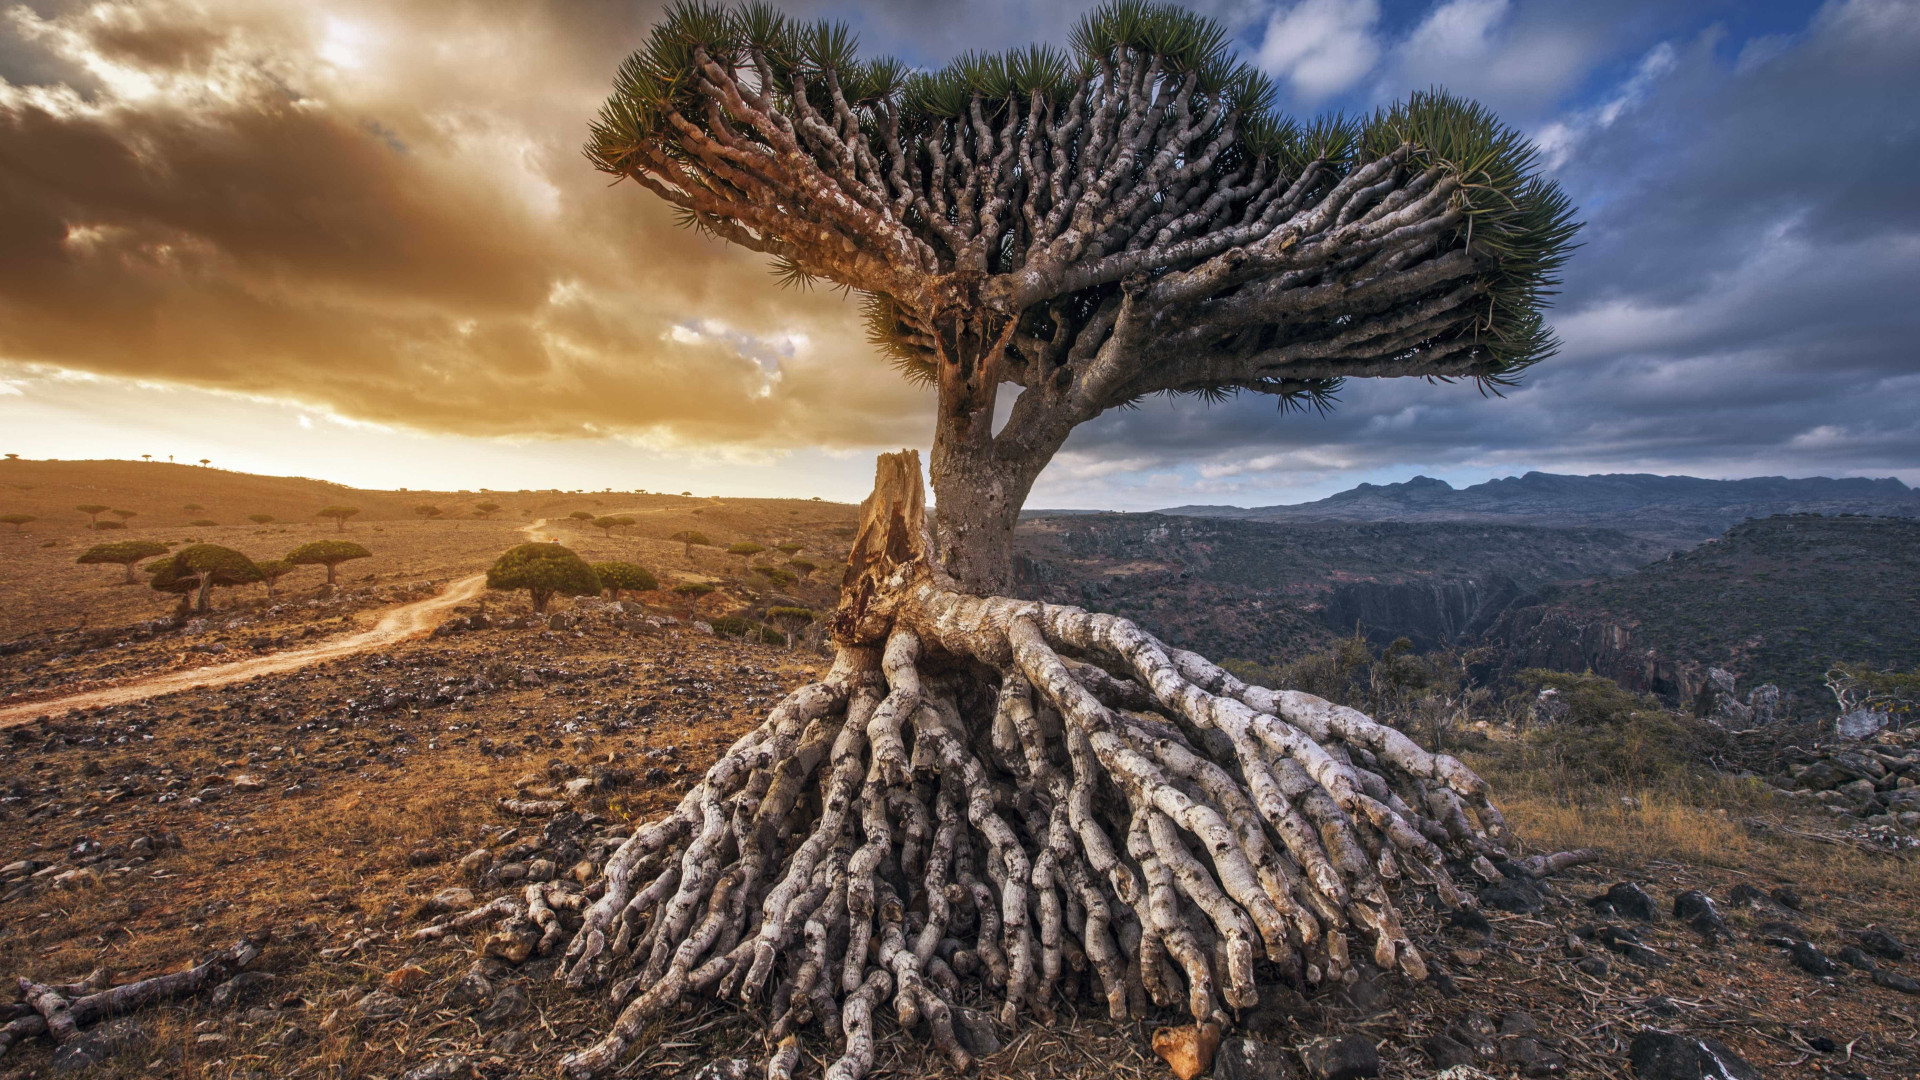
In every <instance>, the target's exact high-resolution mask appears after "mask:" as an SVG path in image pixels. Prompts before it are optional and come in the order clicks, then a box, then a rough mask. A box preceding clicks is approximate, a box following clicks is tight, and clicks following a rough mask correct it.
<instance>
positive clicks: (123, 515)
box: [108, 510, 140, 521]
mask: <svg viewBox="0 0 1920 1080" xmlns="http://www.w3.org/2000/svg"><path fill="white" fill-rule="evenodd" d="M108 513H110V514H112V515H113V516H114V517H117V518H119V519H120V520H121V521H131V520H132V519H134V518H137V517H139V516H140V513H139V511H137V510H110V511H108Z"/></svg>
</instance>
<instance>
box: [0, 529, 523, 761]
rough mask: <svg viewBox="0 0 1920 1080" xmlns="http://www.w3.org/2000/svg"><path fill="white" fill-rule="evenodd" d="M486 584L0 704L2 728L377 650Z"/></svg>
mask: <svg viewBox="0 0 1920 1080" xmlns="http://www.w3.org/2000/svg"><path fill="white" fill-rule="evenodd" d="M546 523H547V519H546V518H541V519H540V520H538V521H536V522H534V523H533V524H531V525H526V526H523V527H522V531H523V532H525V533H526V534H527V535H528V536H529V537H531V536H533V535H534V534H535V532H536V530H538V529H540V528H542V527H544V526H545V525H546ZM486 586H487V575H485V574H475V575H473V576H472V577H464V578H461V579H460V580H458V581H456V582H454V583H452V584H451V585H448V586H447V588H446V591H445V592H442V593H440V594H439V595H438V596H430V597H428V598H426V599H425V600H416V601H414V602H413V603H411V604H402V605H401V606H399V607H397V608H394V609H393V610H392V611H389V612H387V613H386V614H385V615H383V616H381V617H380V621H379V622H377V623H375V624H374V625H373V627H372V628H371V629H368V630H362V631H360V632H358V633H354V634H347V635H344V636H342V637H336V638H328V639H327V640H325V641H320V642H316V643H314V644H312V645H306V646H302V647H300V648H297V649H288V650H286V651H284V652H277V653H274V654H272V655H271V656H259V657H252V658H249V659H246V660H235V661H233V662H231V663H226V664H211V665H209V666H207V667H197V668H188V669H187V670H185V671H170V672H167V673H165V674H162V675H153V676H149V677H146V678H141V679H132V680H129V681H127V682H124V683H120V684H118V685H115V686H103V687H101V688H99V689H97V690H88V691H85V692H83V693H78V694H72V695H69V696H67V697H63V698H52V699H50V700H45V701H28V702H23V703H21V704H18V705H0V728H9V727H15V726H18V725H20V724H25V723H28V722H30V721H32V720H33V719H34V718H35V717H40V716H54V715H58V714H60V713H64V712H71V711H73V710H74V709H89V708H93V707H94V706H96V705H124V704H126V703H127V702H129V701H139V700H141V699H143V698H150V697H159V696H160V695H162V694H173V693H178V692H180V691H182V690H191V689H193V688H194V687H207V686H226V685H227V684H229V683H237V682H245V681H247V680H248V679H254V678H258V677H260V676H262V675H278V674H280V673H281V672H286V671H296V670H298V669H300V668H303V667H306V666H308V665H309V664H318V663H321V662H322V661H326V660H338V659H339V658H341V657H343V656H352V655H353V654H355V653H360V652H365V651H367V650H368V649H377V648H380V647H382V646H386V645H395V644H398V643H400V642H402V641H408V640H411V639H413V638H417V637H423V636H425V635H427V634H430V633H432V632H433V628H434V627H436V626H439V625H440V624H441V623H442V622H443V621H445V619H446V617H447V613H448V612H449V611H450V610H452V609H453V608H454V607H455V606H457V605H459V604H463V603H466V602H467V601H468V600H471V599H473V598H474V597H476V596H478V595H480V590H482V589H484V588H486Z"/></svg>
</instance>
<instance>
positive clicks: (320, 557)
mask: <svg viewBox="0 0 1920 1080" xmlns="http://www.w3.org/2000/svg"><path fill="white" fill-rule="evenodd" d="M372 557H373V552H371V551H368V550H367V549H366V548H363V547H361V546H360V545H359V544H356V543H354V542H353V541H351V540H315V541H313V542H312V543H307V544H301V545H300V546H299V547H297V548H294V549H293V550H292V551H289V552H287V562H289V563H291V564H292V565H294V566H324V567H326V568H327V584H329V585H335V584H338V582H337V580H336V578H335V567H338V566H339V565H340V564H341V563H343V562H349V561H351V560H353V559H369V558H372Z"/></svg>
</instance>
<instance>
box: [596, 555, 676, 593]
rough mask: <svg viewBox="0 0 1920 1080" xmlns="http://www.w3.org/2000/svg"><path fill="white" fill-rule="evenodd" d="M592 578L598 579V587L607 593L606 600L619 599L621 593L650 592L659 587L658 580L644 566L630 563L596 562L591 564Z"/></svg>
mask: <svg viewBox="0 0 1920 1080" xmlns="http://www.w3.org/2000/svg"><path fill="white" fill-rule="evenodd" d="M593 576H594V577H597V578H599V579H600V587H601V588H603V589H605V590H606V591H607V599H609V600H618V599H620V594H621V592H623V591H625V592H652V591H653V590H655V589H657V588H659V587H660V580H659V579H658V578H656V577H654V576H653V572H652V571H651V570H648V569H647V568H646V567H644V566H637V565H635V564H633V563H630V562H620V561H617V560H616V561H614V562H598V563H594V564H593Z"/></svg>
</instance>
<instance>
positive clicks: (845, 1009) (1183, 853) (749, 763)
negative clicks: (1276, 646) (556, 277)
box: [558, 406, 1506, 1080]
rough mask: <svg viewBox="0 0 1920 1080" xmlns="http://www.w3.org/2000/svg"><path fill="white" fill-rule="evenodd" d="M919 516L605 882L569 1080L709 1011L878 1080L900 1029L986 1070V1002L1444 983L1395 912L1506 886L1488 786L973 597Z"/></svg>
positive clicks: (1327, 713) (1109, 1000) (864, 536)
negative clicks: (829, 646)
mask: <svg viewBox="0 0 1920 1080" xmlns="http://www.w3.org/2000/svg"><path fill="white" fill-rule="evenodd" d="M989 408H990V406H989ZM949 460H951V459H949ZM923 500H924V494H923V490H922V481H921V476H920V463H919V456H918V454H916V453H913V452H902V453H899V454H889V455H885V456H883V457H882V458H881V459H880V464H879V468H878V474H877V476H876V480H875V486H874V492H873V495H872V496H870V497H869V498H868V500H867V501H866V503H865V504H864V505H863V506H862V509H861V525H860V531H859V533H858V535H857V537H856V539H855V542H854V547H853V551H852V554H851V556H850V557H849V561H848V567H847V571H846V578H845V581H844V585H843V590H842V596H841V603H840V607H839V609H838V611H837V612H836V613H835V616H834V623H833V633H834V640H835V643H836V646H837V650H838V651H837V656H836V659H835V662H834V664H833V667H832V670H831V671H830V673H829V674H828V675H827V676H826V677H825V678H824V679H822V680H821V681H819V682H817V683H812V684H809V685H807V686H804V687H801V688H800V689H798V690H795V691H794V692H793V693H791V694H789V695H788V696H787V697H786V699H785V700H783V701H782V702H781V703H780V704H779V705H778V706H777V707H776V708H775V709H774V710H773V711H772V712H771V713H770V714H769V715H768V717H767V718H766V720H765V722H764V723H762V724H761V725H760V727H758V728H757V729H755V730H754V731H753V732H752V733H750V734H748V735H746V736H745V737H743V738H741V739H740V740H739V741H738V742H736V743H735V744H734V745H733V746H732V747H731V748H730V749H729V750H728V751H727V752H726V753H725V754H724V755H723V756H722V757H721V758H720V759H719V760H718V761H717V762H715V763H714V764H713V766H712V767H711V768H709V769H708V770H707V772H706V774H705V776H704V777H703V778H702V779H701V781H700V782H699V783H698V784H696V785H695V786H694V787H693V789H692V790H691V791H689V792H688V793H687V795H686V796H685V798H684V799H683V800H682V801H681V803H680V805H679V807H678V808H677V809H676V810H675V811H674V812H673V813H671V814H669V815H667V816H666V817H664V818H662V819H661V820H658V821H655V822H652V823H650V824H647V825H646V826H645V827H643V828H641V829H640V830H639V831H638V832H636V833H635V834H634V835H633V837H632V838H631V839H629V840H627V841H626V842H625V843H624V844H623V845H622V846H621V847H620V848H619V850H618V851H617V852H615V853H614V854H613V855H612V856H611V857H610V858H609V859H608V861H607V863H606V865H605V868H604V879H603V882H602V887H603V889H604V892H602V893H601V894H600V896H599V899H598V900H596V901H595V902H594V903H593V904H592V905H591V906H590V907H588V908H587V909H586V910H585V911H584V912H583V913H582V916H581V918H582V922H581V926H580V929H579V930H578V931H577V932H576V933H575V934H574V935H573V937H572V939H571V941H570V943H569V944H568V946H567V949H566V953H565V959H564V962H563V964H562V966H561V968H560V971H559V973H558V977H559V978H560V979H562V980H563V981H564V982H566V983H567V984H568V985H569V986H572V987H575V988H577V989H588V988H602V989H603V990H604V992H606V993H608V995H609V997H610V999H611V1001H612V1002H613V1004H614V1006H615V1007H617V1008H618V1009H619V1010H620V1011H619V1015H618V1018H617V1019H616V1020H615V1021H614V1023H613V1025H612V1027H611V1028H610V1030H609V1031H608V1032H607V1033H606V1035H605V1037H604V1038H603V1039H601V1040H600V1041H599V1042H598V1043H596V1044H595V1045H593V1046H591V1047H589V1048H587V1049H585V1050H582V1051H580V1052H578V1053H576V1054H574V1055H572V1056H570V1057H568V1058H567V1059H565V1061H564V1062H563V1064H562V1072H563V1074H564V1075H566V1076H568V1077H573V1078H584V1077H595V1076H601V1075H605V1074H607V1073H608V1072H609V1071H611V1070H613V1069H614V1068H615V1067H616V1066H618V1065H619V1064H620V1062H621V1060H622V1059H623V1057H624V1055H625V1054H626V1052H627V1050H628V1048H629V1047H630V1046H631V1045H632V1043H633V1042H634V1040H635V1039H636V1038H637V1037H638V1036H639V1034H640V1032H641V1030H642V1028H643V1027H644V1026H645V1024H646V1023H647V1021H648V1020H649V1018H651V1017H653V1016H655V1015H657V1014H659V1013H660V1012H661V1011H662V1010H664V1009H667V1008H669V1007H671V1006H673V1005H675V1004H676V1003H678V1002H680V1001H681V1000H683V999H685V998H687V997H688V996H690V995H696V994H704V995H711V996H715V997H720V998H726V999H731V1000H734V1001H738V1002H741V1003H744V1004H747V1005H751V1006H755V1007H759V1008H763V1009H764V1010H766V1012H767V1013H768V1017H769V1021H770V1024H771V1026H770V1029H769V1032H768V1041H769V1060H768V1065H767V1075H768V1076H770V1077H787V1076H791V1075H792V1073H793V1070H794V1069H795V1067H796V1065H797V1063H798V1061H799V1059H800V1055H799V1053H798V1044H797V1042H796V1040H797V1038H798V1037H799V1035H800V1034H801V1033H802V1032H803V1031H805V1030H806V1029H808V1028H813V1029H816V1030H818V1031H819V1032H820V1033H821V1034H822V1035H823V1036H824V1037H825V1038H826V1039H827V1040H829V1041H831V1042H833V1043H834V1044H835V1045H836V1046H837V1047H838V1052H839V1057H838V1058H837V1060H835V1061H834V1063H833V1064H832V1065H831V1066H830V1067H829V1069H828V1070H827V1073H826V1075H827V1076H828V1077H829V1078H832V1080H858V1078H859V1077H861V1076H863V1075H864V1074H865V1073H866V1072H867V1071H868V1070H869V1069H870V1068H871V1066H872V1063H873V1055H874V1015H875V1012H876V1010H878V1009H881V1008H890V1009H891V1010H892V1013H893V1015H894V1017H895V1018H896V1019H897V1021H898V1022H899V1024H900V1026H901V1027H902V1028H905V1029H909V1030H912V1031H916V1032H919V1033H921V1034H922V1035H923V1036H924V1037H926V1038H928V1039H930V1040H931V1041H932V1042H933V1043H934V1045H935V1046H937V1047H938V1048H939V1050H940V1051H941V1052H943V1053H944V1054H945V1055H946V1056H947V1057H948V1058H949V1059H950V1060H951V1061H952V1063H953V1064H954V1066H955V1067H956V1068H965V1067H966V1066H967V1065H968V1064H969V1063H970V1060H971V1055H970V1054H969V1052H968V1050H967V1049H966V1046H965V1042H964V1039H963V1038H962V1036H961V1035H959V1034H956V1024H960V1025H961V1026H962V1027H965V1026H967V1025H968V1024H977V1023H979V1022H981V1018H980V1017H979V1016H977V1015H976V1014H974V1013H973V1012H971V1011H970V1010H968V1009H967V1005H966V1003H968V1002H979V1001H982V1000H983V999H985V998H989V997H990V998H991V999H992V1000H993V1001H994V1002H996V1005H995V1007H994V1008H993V1010H992V1012H993V1013H994V1018H995V1019H997V1020H998V1022H999V1023H1000V1024H1002V1025H1012V1024H1015V1023H1017V1022H1018V1020H1019V1017H1020V1016H1021V1014H1023V1013H1026V1014H1030V1015H1032V1016H1035V1017H1037V1018H1040V1019H1042V1020H1047V1019H1050V1018H1051V1017H1052V1015H1053V1009H1054V1005H1055V1003H1056V1002H1057V1001H1059V1000H1061V999H1062V998H1064V997H1078V996H1085V997H1089V998H1091V999H1093V1000H1094V1001H1096V1002H1098V1003H1100V1004H1101V1005H1103V1006H1104V1008H1105V1009H1106V1011H1107V1012H1108V1014H1109V1015H1110V1016H1112V1017H1114V1018H1116V1019H1119V1018H1126V1017H1139V1016H1142V1015H1144V1014H1145V1012H1146V1010H1147V1009H1148V1008H1149V1006H1150V1004H1151V1005H1152V1006H1181V1007H1184V1009H1185V1010H1186V1011H1187V1012H1188V1013H1190V1014H1191V1015H1192V1016H1193V1017H1194V1018H1195V1020H1196V1021H1208V1020H1213V1021H1226V1020H1227V1019H1228V1018H1229V1012H1230V1011H1237V1010H1243V1009H1247V1008H1250V1007H1252V1006H1253V1005H1254V1004H1255V1003H1256V1002H1257V1000H1258V992H1257V990H1256V985H1257V983H1258V982H1260V981H1261V980H1262V978H1263V977H1266V978H1271V977H1282V978H1286V979H1290V980H1292V981H1294V982H1295V983H1296V984H1298V985H1302V986H1306V985H1313V984H1324V983H1328V982H1339V981H1342V980H1345V979H1348V978H1350V977H1352V975H1353V972H1354V963H1355V959H1354V950H1356V949H1357V950H1361V951H1362V952H1364V953H1365V954H1366V955H1368V956H1369V957H1370V958H1371V960H1372V962H1373V963H1374V964H1376V965H1378V966H1379V967H1381V968H1382V969H1387V970H1393V969H1398V970H1400V971H1403V972H1405V973H1407V974H1408V975H1409V976H1411V977H1413V978H1421V977H1424V975H1425V973H1426V965H1425V961H1424V960H1423V959H1422V957H1421V955H1420V953H1419V951H1418V950H1417V949H1416V948H1415V947H1414V945H1413V943H1412V942H1411V941H1410V940H1409V939H1408V936H1407V934H1406V931H1405V930H1404V928H1403V926H1402V923H1401V919H1400V914H1399V912H1398V910H1397V909H1396V907H1395V904H1394V902H1393V899H1392V896H1391V895H1390V893H1389V891H1388V890H1389V887H1390V886H1393V885H1394V884H1396V883H1401V882H1412V883H1417V884H1419V885H1422V886H1425V887H1428V888H1431V889H1432V890H1433V891H1434V893H1435V894H1436V895H1437V896H1438V898H1439V899H1440V900H1441V901H1442V902H1443V903H1445V904H1447V905H1449V906H1454V905H1460V904H1464V903H1467V902H1468V901H1467V899H1466V897H1465V896H1464V894H1463V893H1462V892H1461V891H1460V890H1459V889H1458V888H1456V887H1455V885H1454V884H1453V881H1452V877H1451V875H1450V871H1449V866H1450V865H1451V866H1453V867H1454V868H1456V870H1457V868H1458V867H1460V866H1463V865H1464V866H1470V867H1472V868H1473V871H1474V872H1476V873H1478V874H1479V875H1480V876H1482V877H1485V878H1488V879H1490V880H1491V879H1494V878H1496V877H1497V876H1498V871H1497V869H1496V868H1495V867H1494V866H1493V865H1492V860H1500V859H1505V858H1506V855H1505V851H1504V849H1503V846H1502V837H1503V834H1504V824H1503V822H1502V820H1501V817H1500V814H1499V811H1498V810H1497V809H1496V808H1495V807H1494V805H1493V803H1492V801H1491V800H1490V799H1489V797H1488V789H1487V785H1486V784H1485V782H1483V781H1482V780H1481V779H1480V778H1479V777H1477V776H1475V775H1474V774H1473V773H1472V772H1471V771H1469V770H1468V769H1467V768H1466V767H1465V766H1464V765H1462V764H1461V763H1460V762H1458V761H1456V760H1454V759H1452V758H1450V757H1447V756H1445V755H1440V754H1429V753H1427V752H1426V751H1424V750H1422V749H1421V748H1420V747H1418V746H1417V745H1415V744H1414V743H1413V742H1412V741H1411V740H1409V739H1407V738H1406V737H1405V736H1403V735H1402V734H1400V733H1399V732H1398V731H1395V730H1393V729H1392V728H1390V727H1386V726H1384V725H1381V724H1378V723H1375V722H1374V721H1373V720H1371V719H1369V718H1368V717H1366V716H1365V715H1363V714H1361V713H1358V712H1356V711H1354V710H1352V709H1347V708H1343V707H1340V706H1337V705H1333V704H1330V703H1328V702H1326V701H1324V700H1321V699H1319V698H1316V697H1313V696H1311V695H1307V694H1301V693H1295V692H1289V691H1270V690H1265V689H1262V688H1259V687H1253V686H1248V685H1246V684H1245V683H1242V682H1240V681H1239V680H1238V679H1235V678H1234V677H1233V676H1232V675H1230V674H1228V673H1227V672H1225V671H1223V670H1221V669H1220V668H1218V667H1216V666H1215V665H1213V664H1212V663H1210V662H1209V661H1207V660H1206V659H1205V658H1203V657H1200V656H1197V655H1195V654H1193V653H1190V652H1186V651H1183V650H1179V649H1174V648H1170V647H1168V646H1167V645H1165V644H1164V643H1162V642H1160V641H1159V640H1157V639H1156V638H1155V637H1154V636H1153V635H1152V634H1150V633H1148V632H1147V631H1145V630H1143V629H1141V628H1140V627H1139V626H1136V625H1134V624H1133V623H1131V622H1129V621H1127V620H1125V619H1121V618H1117V617H1114V616H1110V615H1099V614H1092V613H1088V612H1085V611H1082V610H1080V609H1077V608H1072V607H1063V606H1060V605H1054V604H1045V603H1039V602H1034V601H1021V600H1014V599H1008V598H1005V597H999V596H990V595H979V594H977V593H974V592H971V591H968V590H967V589H964V588H962V587H961V586H960V585H959V584H958V583H957V582H956V581H955V580H954V578H953V576H952V575H950V574H949V573H948V572H947V570H946V568H945V566H944V565H943V563H942V561H941V560H940V559H938V558H936V557H935V552H936V548H935V544H934V539H933V536H932V534H931V532H930V530H929V529H928V526H927V521H926V513H925V506H924V502H923ZM983 502H985V503H986V504H987V505H989V506H990V505H991V498H987V499H984V500H983ZM1017 505H1018V504H1017V502H1016V503H1015V504H1014V506H1015V509H1014V511H1013V512H1015V513H1017ZM943 509H944V506H943ZM973 523H975V524H977V523H978V522H977V521H976V522H973ZM983 550H990V549H986V548H984V547H983V548H976V549H973V551H972V552H970V557H971V558H976V559H977V558H978V557H979V553H980V552H981V551H983ZM968 565H970V566H974V567H976V568H977V567H978V566H979V564H978V563H972V564H968ZM975 572H978V571H977V569H976V571H975ZM1263 965H1265V966H1266V968H1267V970H1266V971H1265V973H1264V975H1263V973H1262V970H1261V969H1262V966H1263Z"/></svg>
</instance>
